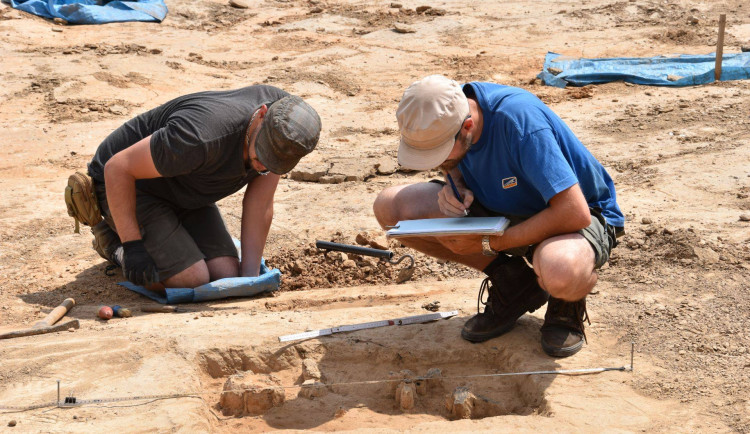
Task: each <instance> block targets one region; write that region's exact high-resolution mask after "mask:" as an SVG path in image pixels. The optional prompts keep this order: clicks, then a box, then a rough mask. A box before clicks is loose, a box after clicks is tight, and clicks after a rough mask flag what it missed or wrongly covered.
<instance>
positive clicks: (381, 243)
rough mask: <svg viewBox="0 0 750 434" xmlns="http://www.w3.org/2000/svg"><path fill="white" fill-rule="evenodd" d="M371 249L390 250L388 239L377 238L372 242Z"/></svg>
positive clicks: (382, 236) (383, 236)
mask: <svg viewBox="0 0 750 434" xmlns="http://www.w3.org/2000/svg"><path fill="white" fill-rule="evenodd" d="M370 247H372V248H373V249H380V250H388V238H386V236H385V235H381V236H378V237H375V238H373V239H371V240H370Z"/></svg>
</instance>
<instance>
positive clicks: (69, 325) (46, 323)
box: [0, 298, 80, 339]
mask: <svg viewBox="0 0 750 434" xmlns="http://www.w3.org/2000/svg"><path fill="white" fill-rule="evenodd" d="M75 305H76V302H75V300H73V299H72V298H66V299H65V300H64V301H63V302H62V304H60V306H57V307H56V308H54V309H52V312H50V313H48V314H47V316H46V317H44V319H43V320H41V321H37V322H36V324H34V325H33V326H31V328H28V329H24V330H16V331H14V332H8V333H3V334H0V339H12V338H18V337H21V336H34V335H43V334H45V333H53V332H59V331H62V330H68V329H77V328H78V327H80V325H79V323H78V320H77V319H74V320H72V321H68V322H65V323H62V324H57V325H55V323H56V322H57V321H59V320H60V318H62V317H63V316H65V314H66V313H68V311H69V310H70V309H71V308H72V307H73V306H75Z"/></svg>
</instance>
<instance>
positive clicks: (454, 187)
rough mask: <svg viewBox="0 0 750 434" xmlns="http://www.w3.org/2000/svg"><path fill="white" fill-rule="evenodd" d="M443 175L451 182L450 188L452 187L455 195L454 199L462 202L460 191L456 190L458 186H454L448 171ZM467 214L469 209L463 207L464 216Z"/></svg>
mask: <svg viewBox="0 0 750 434" xmlns="http://www.w3.org/2000/svg"><path fill="white" fill-rule="evenodd" d="M445 177H446V178H448V182H450V184H451V188H452V189H453V194H454V195H455V196H456V199H458V201H459V202H461V204H463V203H464V200H463V199H461V193H459V192H458V188H456V183H455V182H453V177H452V176H451V174H450V173H448V172H446V173H445ZM467 215H469V210H468V209H465V210H464V216H467Z"/></svg>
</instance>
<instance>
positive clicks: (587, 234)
mask: <svg viewBox="0 0 750 434" xmlns="http://www.w3.org/2000/svg"><path fill="white" fill-rule="evenodd" d="M430 182H434V183H436V184H441V185H445V182H444V181H442V180H439V179H433V180H431V181H430ZM589 211H591V217H592V218H591V224H590V225H589V226H588V227H585V228H583V229H581V230H580V231H578V233H579V234H581V235H582V236H583V238H585V239H586V241H588V242H589V244H590V245H591V248H592V249H594V266H595V268H597V269H598V268H601V267H602V266H603V265H604V264H606V263H607V261H609V255H610V253H611V252H612V249H614V248H615V247H616V246H617V237H618V236H620V235H622V234H623V233H624V230H623V228H616V227H614V226H612V225H610V224H607V221H606V220H605V219H604V217H603V216H602V214H601V210H598V209H594V208H589ZM469 216H472V217H491V216H492V217H495V216H502V217H505V218H507V219H508V220H510V225H511V226H513V225H517V224H519V223H521V222H522V221H524V220H526V219H527V218H529V216H514V215H508V214H502V213H498V212H494V211H491V210H489V209H487V208H486V207H485V206H484V205H482V204H481V203H480V202H479V201H478V200H475V201H474V202H473V203H472V204H471V206H470V207H469ZM537 246H538V244H533V245H531V246H522V247H514V248H512V249H507V250H503V252H504V253H507V254H508V255H511V256H525V257H526V259H528V261H529V262H533V257H534V249H535V248H536V247H537Z"/></svg>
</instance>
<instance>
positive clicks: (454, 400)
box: [445, 387, 474, 419]
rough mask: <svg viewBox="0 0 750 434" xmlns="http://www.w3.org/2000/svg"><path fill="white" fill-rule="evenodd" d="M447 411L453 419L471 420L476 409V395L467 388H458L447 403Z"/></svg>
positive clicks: (449, 396)
mask: <svg viewBox="0 0 750 434" xmlns="http://www.w3.org/2000/svg"><path fill="white" fill-rule="evenodd" d="M445 409H446V410H448V416H449V417H450V418H451V419H471V412H472V410H473V409H474V394H473V393H471V392H470V391H469V389H467V388H466V387H458V388H456V390H454V391H453V393H452V394H450V395H448V398H447V399H446V401H445Z"/></svg>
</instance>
